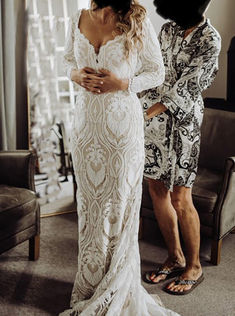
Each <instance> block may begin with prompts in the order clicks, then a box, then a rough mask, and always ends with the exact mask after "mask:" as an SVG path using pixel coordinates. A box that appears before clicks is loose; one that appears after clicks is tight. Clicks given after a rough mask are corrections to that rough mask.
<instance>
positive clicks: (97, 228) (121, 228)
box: [60, 0, 176, 316]
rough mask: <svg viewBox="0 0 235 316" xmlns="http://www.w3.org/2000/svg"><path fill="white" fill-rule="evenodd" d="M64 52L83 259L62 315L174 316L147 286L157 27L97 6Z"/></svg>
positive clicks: (142, 16)
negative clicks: (147, 157)
mask: <svg viewBox="0 0 235 316" xmlns="http://www.w3.org/2000/svg"><path fill="white" fill-rule="evenodd" d="M65 46H66V47H65V54H64V63H65V67H66V71H67V75H68V77H69V78H70V79H71V80H72V81H74V82H75V83H76V84H78V88H79V91H78V96H77V99H76V104H75V109H74V118H73V129H72V131H73V132H72V135H71V145H72V157H73V163H74V170H75V175H76V181H77V185H78V190H77V204H78V210H77V211H78V219H79V228H78V246H79V254H78V272H77V275H76V279H75V283H74V287H73V292H72V297H71V309H69V310H66V311H65V312H63V313H62V314H60V315H71V316H77V315H85V316H91V315H94V316H98V315H99V316H101V315H110V316H116V315H120V316H124V315H129V316H132V315H133V316H134V315H135V316H137V315H141V316H145V315H176V314H175V313H174V312H171V311H170V310H167V309H165V308H163V307H162V306H160V304H159V303H157V301H156V300H154V299H153V297H151V296H150V295H149V294H148V293H147V292H146V291H145V289H144V288H143V287H142V286H141V278H140V256H139V248H138V226H139V210H140V202H141V190H142V177H143V167H144V129H143V124H144V119H143V112H142V108H141V104H140V102H139V100H138V97H137V96H136V93H138V92H141V91H142V90H146V89H150V88H153V87H156V86H159V85H160V84H162V83H163V81H164V65H163V61H162V57H161V52H160V48H159V43H158V40H157V37H156V35H155V32H154V29H153V27H152V25H151V23H150V21H149V20H148V18H147V17H146V10H145V9H144V8H143V7H142V6H141V5H139V4H138V2H137V1H135V0H134V1H133V0H132V1H131V0H130V1H120V0H94V1H92V3H91V9H90V10H80V11H78V12H77V13H76V14H75V15H74V16H73V17H72V18H71V23H70V26H69V31H68V37H67V41H66V45H65Z"/></svg>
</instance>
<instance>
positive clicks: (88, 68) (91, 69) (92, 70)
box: [83, 67, 96, 74]
mask: <svg viewBox="0 0 235 316" xmlns="http://www.w3.org/2000/svg"><path fill="white" fill-rule="evenodd" d="M83 70H84V71H85V72H87V73H92V74H95V73H96V70H95V69H93V68H90V67H85V68H83Z"/></svg>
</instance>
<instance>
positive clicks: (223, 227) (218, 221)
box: [214, 157, 235, 239]
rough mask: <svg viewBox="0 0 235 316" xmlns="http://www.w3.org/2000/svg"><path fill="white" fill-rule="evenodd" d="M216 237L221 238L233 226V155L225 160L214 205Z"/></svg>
mask: <svg viewBox="0 0 235 316" xmlns="http://www.w3.org/2000/svg"><path fill="white" fill-rule="evenodd" d="M214 215H215V217H214V220H215V225H214V227H215V231H214V236H216V239H221V238H222V237H224V236H225V235H226V234H228V233H229V232H230V231H231V230H232V229H233V228H234V227H235V157H229V158H227V160H226V163H225V168H224V178H223V183H222V187H221V190H220V193H219V198H218V201H217V205H216V207H215V214H214Z"/></svg>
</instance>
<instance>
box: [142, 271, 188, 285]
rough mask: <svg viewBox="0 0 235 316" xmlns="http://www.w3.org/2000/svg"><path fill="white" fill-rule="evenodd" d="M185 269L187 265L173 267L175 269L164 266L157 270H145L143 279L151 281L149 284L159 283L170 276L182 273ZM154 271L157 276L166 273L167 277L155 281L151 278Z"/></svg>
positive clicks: (147, 281)
mask: <svg viewBox="0 0 235 316" xmlns="http://www.w3.org/2000/svg"><path fill="white" fill-rule="evenodd" d="M184 270H185V267H182V268H179V267H177V268H173V269H164V268H162V267H160V268H158V269H157V270H155V271H154V270H153V271H147V272H145V273H144V274H143V276H142V279H143V281H144V282H146V283H149V284H158V283H160V282H163V281H165V280H168V279H170V278H174V277H175V276H177V275H179V274H181V273H182V272H183V271H184ZM152 273H154V274H155V275H156V277H157V276H159V275H162V274H164V275H166V278H165V279H163V280H160V281H159V282H153V281H152V280H151V279H150V276H151V274H152Z"/></svg>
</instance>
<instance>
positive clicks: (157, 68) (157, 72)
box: [129, 18, 165, 93]
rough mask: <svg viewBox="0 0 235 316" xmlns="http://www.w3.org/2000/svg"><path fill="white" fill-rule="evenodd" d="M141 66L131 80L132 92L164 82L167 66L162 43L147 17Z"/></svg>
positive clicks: (141, 52)
mask: <svg viewBox="0 0 235 316" xmlns="http://www.w3.org/2000/svg"><path fill="white" fill-rule="evenodd" d="M140 61H141V68H140V70H139V71H138V74H137V75H136V76H134V77H133V78H131V79H130V80H129V90H130V92H134V93H138V92H141V91H143V90H147V89H150V88H153V87H157V86H159V85H161V84H162V83H163V82H164V79H165V68H164V64H163V59H162V54H161V50H160V45H159V42H158V38H157V35H156V33H155V30H154V28H153V26H152V24H151V22H150V20H149V19H148V18H147V19H146V22H145V23H144V37H143V47H142V49H141V51H140Z"/></svg>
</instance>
